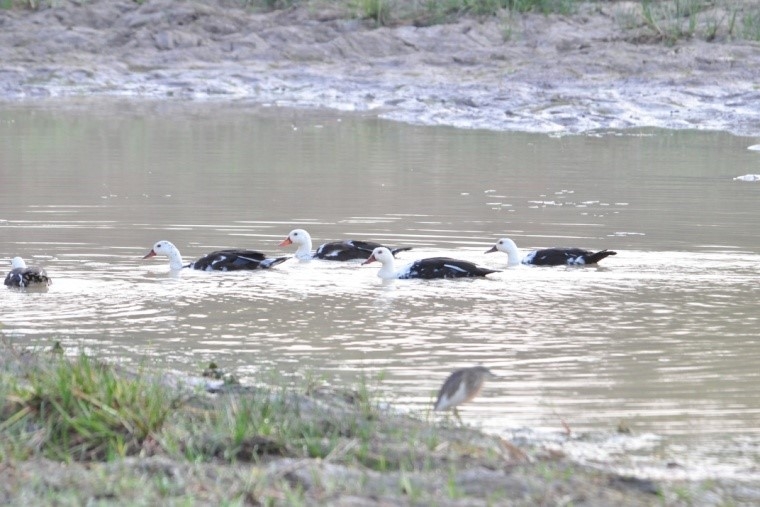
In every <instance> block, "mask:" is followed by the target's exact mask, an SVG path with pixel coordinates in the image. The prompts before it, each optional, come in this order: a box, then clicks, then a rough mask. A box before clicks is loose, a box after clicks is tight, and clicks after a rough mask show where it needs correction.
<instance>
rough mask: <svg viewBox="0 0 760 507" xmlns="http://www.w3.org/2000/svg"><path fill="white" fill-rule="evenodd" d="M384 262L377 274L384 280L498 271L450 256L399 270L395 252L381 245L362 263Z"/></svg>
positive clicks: (427, 259)
mask: <svg viewBox="0 0 760 507" xmlns="http://www.w3.org/2000/svg"><path fill="white" fill-rule="evenodd" d="M375 261H377V262H379V263H380V264H382V267H381V268H380V271H379V272H378V273H377V276H379V277H380V278H382V279H383V280H394V279H397V278H398V279H402V280H403V279H409V278H424V279H432V278H465V277H475V276H486V275H490V274H491V273H498V271H497V270H494V269H486V268H481V267H479V266H477V265H475V264H474V263H472V262H469V261H462V260H458V259H452V258H450V257H428V258H426V259H419V260H416V261H414V262H412V263H410V264H407V265H406V266H404V267H403V268H401V269H399V270H398V271H397V270H396V269H395V267H394V257H393V252H391V251H390V250H389V249H388V248H386V247H384V246H381V247H377V248H375V249H374V250H372V255H370V256H369V258H368V259H367V260H366V261H364V262H362V265H364V264H369V263H371V262H375Z"/></svg>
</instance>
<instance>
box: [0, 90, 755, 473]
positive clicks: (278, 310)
mask: <svg viewBox="0 0 760 507" xmlns="http://www.w3.org/2000/svg"><path fill="white" fill-rule="evenodd" d="M95 110H97V112H93V111H95ZM0 134H1V135H0V175H1V176H2V180H1V181H2V186H3V189H2V196H3V199H2V202H1V203H0V230H2V237H3V242H2V252H0V257H2V258H3V259H6V261H4V262H7V260H8V259H10V257H12V256H14V255H21V256H23V257H25V258H26V259H27V260H28V261H33V262H34V263H37V264H41V265H43V266H44V267H46V269H47V271H48V273H49V274H50V275H51V277H53V285H52V286H51V287H50V290H49V291H48V292H47V293H31V292H30V293H26V292H19V291H14V290H7V291H4V292H3V294H2V298H0V300H1V301H2V305H3V311H2V316H1V317H0V322H1V323H2V328H1V330H0V331H1V332H2V333H3V334H4V335H5V336H6V337H10V338H11V339H12V340H13V341H15V342H16V343H19V344H33V345H42V344H50V343H51V342H52V341H53V340H61V341H63V342H64V344H67V345H69V346H70V347H72V348H76V347H78V346H81V347H85V348H86V349H87V350H90V351H92V352H94V353H96V354H97V355H99V356H101V357H103V356H106V357H111V358H113V359H114V360H119V361H134V362H138V361H145V360H146V358H147V357H150V358H153V359H151V360H152V361H156V362H157V364H161V365H165V366H169V367H172V368H178V369H184V370H187V371H192V372H197V371H199V370H200V367H202V366H203V365H204V364H205V363H208V362H209V361H210V360H214V361H215V362H217V363H218V364H220V365H222V366H223V367H225V368H227V369H229V370H233V371H234V372H235V373H236V374H237V375H238V376H239V377H241V378H242V379H243V380H244V381H248V382H255V381H256V380H257V378H258V377H259V372H261V371H263V370H269V369H279V370H281V371H283V372H284V373H285V374H286V375H291V374H292V375H303V374H306V373H308V372H310V371H312V372H313V371H318V372H320V373H322V374H324V375H325V376H326V378H327V379H328V380H329V381H331V382H335V383H340V382H353V381H355V380H356V379H357V378H358V377H359V376H361V375H362V374H370V375H374V374H376V373H378V372H381V371H382V372H385V379H384V381H383V382H382V384H381V387H382V388H383V389H385V390H386V393H387V394H388V396H390V397H391V398H392V399H393V400H394V401H395V403H396V404H398V405H399V406H401V407H404V408H406V409H409V410H415V411H417V410H418V411H426V410H428V409H429V408H430V405H431V403H432V401H433V395H434V393H435V391H436V390H437V389H438V387H439V386H440V383H441V382H442V381H443V379H445V377H446V376H447V375H448V373H449V372H450V371H451V370H453V369H455V368H457V367H461V366H466V365H472V364H477V363H482V364H486V365H488V366H489V367H491V368H492V369H493V370H494V371H495V372H497V373H498V374H499V375H500V376H501V378H499V379H497V380H493V381H490V382H489V383H488V384H487V385H486V388H485V389H484V391H483V393H482V394H481V396H480V397H479V398H478V399H477V400H475V401H474V402H472V403H471V404H469V405H466V406H464V407H463V408H462V414H463V417H464V419H465V420H466V421H468V422H470V423H472V424H475V425H480V426H483V427H484V428H486V429H488V430H492V431H498V432H502V433H505V434H510V435H516V436H520V435H526V434H529V435H533V436H534V437H535V436H536V435H538V437H539V438H542V439H546V440H548V441H551V440H552V439H560V440H561V442H560V441H558V442H557V445H562V446H564V448H565V450H567V451H568V452H571V453H573V454H574V455H576V456H578V457H579V459H583V460H586V461H588V462H597V461H599V462H604V461H607V460H610V459H612V460H615V461H618V462H620V463H621V464H622V465H624V466H628V467H631V468H635V469H637V470H642V469H645V468H646V467H649V468H648V469H647V473H648V474H650V475H657V473H666V472H667V473H671V474H673V473H675V471H674V470H677V471H683V472H684V473H687V474H696V475H699V474H705V475H709V474H711V473H713V474H714V473H718V474H722V475H739V474H749V473H751V472H752V470H755V469H756V468H757V466H758V462H759V461H760V433H759V432H758V428H759V427H760V424H759V423H760V400H759V399H758V397H757V385H758V382H760V370H759V369H758V367H757V365H758V364H759V361H758V359H760V345H759V343H758V333H757V328H758V322H757V320H758V317H757V307H756V303H757V301H758V295H759V293H760V288H758V284H757V279H758V271H760V268H759V267H758V266H760V255H758V253H757V252H760V235H758V234H757V226H756V225H755V223H756V221H754V216H755V215H756V213H757V192H758V189H759V188H760V187H757V186H755V185H754V184H752V183H745V182H737V181H733V180H732V177H733V176H735V175H736V174H745V173H751V172H753V171H755V172H756V164H757V158H756V157H757V155H756V154H753V153H752V152H750V151H748V150H746V146H747V145H748V144H751V143H749V142H748V141H747V140H746V139H741V138H736V137H730V136H727V135H722V134H712V133H695V132H656V131H655V132H632V133H625V134H617V135H613V134H607V135H600V136H598V137H593V136H588V137H565V138H550V137H546V136H538V135H526V134H514V133H512V134H510V133H491V132H482V131H460V130H454V129H447V128H429V127H427V128H423V127H413V126H408V125H399V124H394V123H388V122H382V121H377V120H374V119H362V118H356V117H343V118H342V117H337V116H331V115H327V114H316V113H306V112H294V111H280V110H254V109H251V110H246V109H245V108H242V107H236V108H234V109H233V108H231V107H225V106H221V105H218V104H216V105H205V106H202V105H201V106H193V108H192V109H189V108H185V109H181V108H179V106H176V107H175V108H172V107H170V106H167V105H165V104H160V105H154V106H146V105H142V106H130V107H124V106H123V105H120V106H118V107H110V106H109V105H107V104H102V103H100V104H98V105H97V108H95V107H94V106H93V105H87V104H84V105H83V106H81V107H79V106H78V107H71V108H45V107H42V106H41V105H39V104H38V105H36V106H24V107H21V106H14V107H7V108H5V109H2V110H0ZM296 226H299V227H301V226H302V227H304V228H306V229H307V230H309V231H310V232H311V235H312V237H313V238H314V241H315V244H319V243H320V242H321V241H328V240H335V239H342V238H352V237H353V238H359V239H371V240H376V241H387V242H388V243H391V244H394V245H399V246H402V245H409V246H413V247H415V248H414V250H412V251H411V252H404V253H401V254H400V255H399V258H400V260H399V261H398V262H399V263H400V262H402V261H403V260H407V261H408V260H412V259H416V258H421V257H426V256H435V255H448V256H453V257H458V258H462V259H466V260H470V261H473V262H476V263H478V264H481V265H483V266H486V267H491V268H495V269H502V270H503V271H502V272H500V273H497V274H494V275H490V276H489V277H488V278H486V279H477V280H456V281H452V280H441V281H435V280H434V281H416V280H404V281H396V282H394V283H392V284H391V285H387V284H383V283H382V282H381V280H380V279H379V278H377V276H376V274H377V270H378V265H377V264H372V265H368V266H361V265H360V263H359V262H352V263H331V262H328V261H313V262H310V263H302V262H297V261H295V260H289V261H287V262H286V263H284V264H282V265H280V266H277V267H276V268H273V269H271V270H262V271H256V272H245V273H206V272H195V271H184V272H182V273H181V274H180V275H179V276H171V275H170V273H169V269H168V262H167V261H166V259H164V258H159V259H151V260H145V261H143V260H141V257H142V256H143V255H144V254H145V252H147V250H148V249H149V248H150V246H151V245H153V243H155V242H156V241H158V240H160V239H167V240H170V241H172V242H174V243H175V244H176V245H178V246H179V247H180V249H181V251H182V253H183V256H184V257H185V259H186V260H187V261H190V260H192V258H196V257H200V256H201V255H203V254H205V253H208V252H210V251H212V250H214V249H218V248H221V247H247V248H255V249H259V250H262V251H264V252H265V253H267V254H268V255H284V254H290V255H292V253H293V252H292V251H291V250H289V249H283V248H280V247H278V244H279V242H280V241H281V240H282V238H284V237H285V235H286V234H287V233H288V231H290V230H291V229H292V228H294V227H296ZM505 235H508V236H511V237H512V238H513V239H515V240H516V241H517V243H518V245H519V246H521V247H523V248H526V249H527V248H529V247H540V246H554V245H567V246H581V247H585V248H590V249H602V248H610V249H614V250H616V251H618V252H619V253H618V255H617V256H615V257H610V258H608V259H605V260H604V261H602V263H601V264H600V265H599V266H595V267H580V268H577V267H567V268H566V267H558V268H536V267H528V266H519V267H514V268H509V269H507V268H506V256H504V255H503V254H489V255H485V253H484V252H485V250H486V249H488V248H489V247H490V246H491V245H492V244H493V242H494V241H495V240H496V239H497V238H499V237H503V236H505ZM621 423H622V424H626V425H628V426H629V427H630V428H631V429H632V430H633V436H631V437H625V436H619V435H616V434H615V429H616V428H617V427H618V425H619V424H621ZM565 425H567V426H568V427H570V428H571V429H572V431H573V435H574V436H573V438H572V439H570V441H569V442H568V441H567V439H566V438H563V437H561V435H562V433H563V432H564V428H565ZM599 442H602V443H603V445H602V446H601V447H600V446H599V445H598V444H599ZM589 443H592V444H593V445H589ZM590 449H595V451H594V452H591V451H590ZM641 450H643V451H646V454H647V455H648V456H649V458H648V460H649V461H648V462H647V463H646V464H644V463H643V462H642V460H643V458H641V457H639V451H641ZM653 453H654V454H655V455H656V456H661V458H662V460H661V462H657V461H656V460H655V461H654V462H652V460H651V455H652V454H653ZM669 462H676V463H678V464H679V465H680V467H678V468H676V469H673V468H668V467H667V464H668V463H669Z"/></svg>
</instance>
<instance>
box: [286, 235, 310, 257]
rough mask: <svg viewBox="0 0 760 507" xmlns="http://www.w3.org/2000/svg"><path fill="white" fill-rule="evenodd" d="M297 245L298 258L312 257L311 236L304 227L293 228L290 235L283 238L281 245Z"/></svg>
mask: <svg viewBox="0 0 760 507" xmlns="http://www.w3.org/2000/svg"><path fill="white" fill-rule="evenodd" d="M288 245H296V246H297V247H298V250H296V258H297V259H301V260H308V259H311V236H310V235H309V233H308V232H306V231H305V230H303V229H293V230H292V231H290V233H289V234H288V237H287V238H285V239H284V240H282V243H280V246H288Z"/></svg>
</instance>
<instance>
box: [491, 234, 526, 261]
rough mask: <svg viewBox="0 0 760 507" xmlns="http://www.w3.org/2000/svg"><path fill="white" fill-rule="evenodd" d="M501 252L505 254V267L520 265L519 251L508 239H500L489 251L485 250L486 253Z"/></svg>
mask: <svg viewBox="0 0 760 507" xmlns="http://www.w3.org/2000/svg"><path fill="white" fill-rule="evenodd" d="M497 251H498V252H503V253H505V254H507V259H508V260H507V265H509V266H514V265H516V264H520V251H519V250H518V249H517V245H516V244H515V242H514V241H512V240H511V239H509V238H501V239H500V240H499V241H497V242H496V244H495V245H494V246H492V247H491V248H490V250H486V253H492V252H497Z"/></svg>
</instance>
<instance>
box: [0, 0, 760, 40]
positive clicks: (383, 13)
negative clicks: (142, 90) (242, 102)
mask: <svg viewBox="0 0 760 507" xmlns="http://www.w3.org/2000/svg"><path fill="white" fill-rule="evenodd" d="M95 1H96V0H90V1H89V2H85V3H95ZM134 1H135V3H136V4H140V5H142V4H149V3H150V0H134ZM218 2H219V4H220V5H223V6H225V7H227V8H229V9H244V10H246V11H253V12H272V11H285V10H289V9H294V8H304V9H308V10H310V11H311V12H314V13H319V12H329V13H330V15H329V16H328V18H343V19H351V18H359V19H362V20H364V21H365V22H367V23H369V24H370V25H373V26H375V27H383V26H397V25H414V26H418V27H424V26H432V25H439V24H446V23H453V22H456V21H457V20H459V19H461V18H464V17H476V18H497V19H499V20H500V22H501V23H502V24H503V25H504V29H503V31H504V39H505V40H509V39H510V38H511V37H512V34H513V33H514V31H515V27H516V25H517V24H518V21H519V16H520V15H524V14H530V13H534V14H543V15H558V16H560V17H562V16H573V15H581V16H585V15H593V14H595V13H599V12H602V8H603V6H607V5H610V4H612V5H613V6H616V5H618V6H619V8H615V14H614V16H615V18H616V23H617V24H618V26H619V27H620V30H621V33H630V34H631V37H632V40H633V42H639V43H665V44H675V43H677V42H678V41H680V40H688V39H699V40H704V41H708V42H719V41H729V40H749V41H760V2H758V1H757V0H747V1H741V0H635V1H630V2H625V1H619V2H616V1H614V0H612V1H610V0H445V1H437V0H218ZM60 5H61V2H60V1H59V0H0V12H1V11H2V10H16V11H24V10H27V11H38V10H44V9H51V8H56V7H59V6H60Z"/></svg>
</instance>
